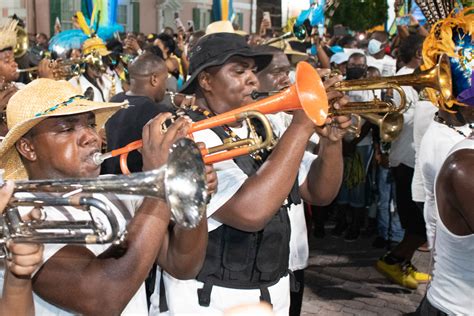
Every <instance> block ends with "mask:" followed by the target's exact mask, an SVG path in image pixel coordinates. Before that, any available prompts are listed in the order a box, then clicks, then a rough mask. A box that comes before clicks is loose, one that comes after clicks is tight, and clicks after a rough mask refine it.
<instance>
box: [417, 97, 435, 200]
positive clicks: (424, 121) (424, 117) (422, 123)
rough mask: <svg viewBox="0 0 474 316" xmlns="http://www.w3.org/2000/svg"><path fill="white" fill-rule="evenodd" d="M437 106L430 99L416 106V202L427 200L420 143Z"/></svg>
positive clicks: (419, 102)
mask: <svg viewBox="0 0 474 316" xmlns="http://www.w3.org/2000/svg"><path fill="white" fill-rule="evenodd" d="M436 111H437V107H435V106H434V104H433V103H431V102H430V101H418V103H417V105H416V107H415V118H414V120H413V142H414V144H415V171H414V174H413V180H412V182H411V195H412V200H413V201H415V202H424V201H425V189H424V187H423V176H422V175H421V167H420V159H419V155H420V144H421V139H422V138H423V135H425V133H426V130H427V129H428V126H429V125H430V123H431V122H432V121H433V116H434V114H435V112H436Z"/></svg>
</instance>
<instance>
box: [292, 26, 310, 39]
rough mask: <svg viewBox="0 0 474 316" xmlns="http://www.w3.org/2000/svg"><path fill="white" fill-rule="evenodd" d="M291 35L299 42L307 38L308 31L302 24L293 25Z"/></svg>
mask: <svg viewBox="0 0 474 316" xmlns="http://www.w3.org/2000/svg"><path fill="white" fill-rule="evenodd" d="M293 35H294V36H295V37H296V38H297V39H298V40H299V41H304V40H305V39H306V37H307V36H308V31H307V30H306V27H305V25H304V24H302V25H298V26H296V25H293Z"/></svg>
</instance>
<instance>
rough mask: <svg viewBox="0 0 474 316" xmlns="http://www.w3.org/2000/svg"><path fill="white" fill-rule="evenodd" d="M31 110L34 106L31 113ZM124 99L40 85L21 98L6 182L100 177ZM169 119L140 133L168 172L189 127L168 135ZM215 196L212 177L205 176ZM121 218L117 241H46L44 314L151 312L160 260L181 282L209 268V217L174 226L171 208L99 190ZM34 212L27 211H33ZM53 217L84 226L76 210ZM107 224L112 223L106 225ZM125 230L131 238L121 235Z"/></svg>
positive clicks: (4, 153)
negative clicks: (152, 281)
mask: <svg viewBox="0 0 474 316" xmlns="http://www.w3.org/2000/svg"><path fill="white" fill-rule="evenodd" d="M25 104H30V106H29V107H26V108H25V106H24V105H25ZM125 105H126V103H103V102H94V101H89V100H87V99H86V98H85V97H84V96H83V95H81V94H80V91H78V89H77V88H75V87H74V86H72V85H71V84H70V83H68V82H66V81H54V80H50V79H37V80H35V81H33V82H32V83H30V84H29V85H27V86H26V87H25V88H24V89H23V90H20V91H19V92H17V93H16V94H15V95H14V96H13V97H12V98H11V99H10V102H9V104H8V107H7V115H8V117H9V119H8V124H9V133H8V134H7V135H6V137H5V139H4V141H3V142H2V143H1V146H0V168H3V169H5V178H6V179H26V178H28V179H31V180H36V179H63V178H75V179H77V180H78V182H80V179H81V178H95V177H97V176H98V175H99V171H100V167H99V166H98V165H96V164H95V163H94V161H93V158H92V157H93V155H94V153H97V152H99V151H100V146H101V138H100V137H99V135H98V130H99V129H101V128H103V126H104V123H105V121H106V120H107V119H108V118H109V117H110V116H111V115H112V114H114V113H115V112H116V111H117V110H118V109H120V108H121V107H122V106H125ZM169 116H170V115H169V114H162V115H160V116H158V117H156V118H154V119H152V120H150V121H149V122H148V123H147V125H146V126H145V127H144V128H143V134H142V137H143V140H144V147H143V149H142V156H143V170H145V171H146V170H151V169H156V168H159V167H161V166H162V165H163V164H165V163H166V161H167V159H168V154H169V149H170V146H171V145H172V144H173V143H174V142H175V140H177V139H179V138H181V137H183V136H185V135H186V132H187V129H188V128H189V125H190V123H189V121H188V119H186V118H179V119H178V120H176V122H175V123H174V124H172V125H171V126H170V127H169V128H168V130H167V132H165V133H163V132H162V131H161V126H162V124H163V122H164V121H165V120H166V119H168V118H169ZM207 178H208V185H209V188H208V190H209V191H210V193H212V191H213V190H214V188H215V182H214V181H215V174H210V175H208V177H207ZM94 197H96V198H97V199H99V200H101V201H102V202H103V203H105V204H106V205H107V206H108V207H109V208H110V209H111V210H112V212H113V214H114V215H115V217H116V218H117V220H118V223H119V226H120V232H121V235H120V236H117V237H119V240H120V242H117V243H113V244H110V243H109V244H102V245H93V244H89V245H87V246H81V245H71V244H69V245H68V244H46V245H45V251H44V262H43V264H42V266H41V268H40V269H39V270H38V271H37V272H36V274H35V275H34V279H33V289H34V290H35V293H36V294H37V295H36V296H35V308H36V313H37V314H38V315H43V314H52V313H62V314H68V313H74V314H122V315H146V314H147V311H148V307H147V300H146V295H145V289H144V280H145V278H146V277H147V275H148V272H149V271H150V269H151V267H152V265H153V264H154V263H155V262H157V263H158V265H159V266H161V267H162V268H163V269H165V270H167V271H168V272H169V273H170V274H171V275H174V276H175V277H177V278H192V277H194V276H195V275H196V273H197V272H198V270H199V269H200V267H201V264H202V262H203V258H204V254H205V248H206V243H207V223H206V221H205V220H203V221H201V222H200V224H199V225H198V226H197V227H196V228H194V229H191V230H190V229H184V228H180V227H179V226H177V225H175V226H171V227H170V226H169V223H170V209H169V207H168V205H167V203H166V201H164V200H161V199H151V198H142V197H139V196H127V197H123V196H122V197H120V196H116V195H114V194H94ZM30 209H31V207H20V212H21V213H24V212H28V211H30ZM43 210H44V212H46V213H47V214H49V215H48V219H49V220H73V221H77V220H84V219H87V215H86V214H85V212H83V211H81V210H80V209H76V208H74V207H68V206H65V207H59V208H57V207H52V206H51V207H47V206H45V207H44V208H43ZM105 222H106V219H105ZM125 229H126V231H127V233H126V234H125V235H124V231H125Z"/></svg>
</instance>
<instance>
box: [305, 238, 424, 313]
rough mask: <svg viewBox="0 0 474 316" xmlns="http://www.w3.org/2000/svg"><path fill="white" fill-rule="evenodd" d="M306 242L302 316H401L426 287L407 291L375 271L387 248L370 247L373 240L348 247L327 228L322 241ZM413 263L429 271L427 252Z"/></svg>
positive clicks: (410, 307) (409, 310) (367, 239)
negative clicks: (307, 244) (307, 265)
mask: <svg viewBox="0 0 474 316" xmlns="http://www.w3.org/2000/svg"><path fill="white" fill-rule="evenodd" d="M309 239H310V240H309V245H310V254H309V267H308V268H307V269H306V270H305V291H304V299H303V307H302V311H301V315H322V316H325V315H364V316H365V315H367V316H369V315H402V314H405V313H411V312H414V311H415V310H416V308H417V306H418V305H419V303H420V301H421V300H422V298H423V296H424V294H425V291H426V285H420V286H419V287H418V289H417V290H409V289H406V288H403V287H401V286H398V285H396V284H393V283H391V282H390V281H388V280H387V279H386V278H385V277H384V276H382V275H381V274H380V273H379V272H377V270H376V269H375V268H374V264H375V262H376V260H377V259H378V258H379V257H380V256H381V255H383V254H384V253H385V252H386V250H384V249H375V248H373V247H372V245H371V244H372V241H373V239H374V237H370V238H368V237H361V238H359V239H358V240H357V241H355V242H351V243H349V242H345V241H344V239H343V238H342V237H339V238H337V237H333V236H331V234H330V229H326V237H325V238H324V239H316V238H314V237H313V236H312V235H310V237H309ZM412 262H413V264H414V265H415V266H416V267H417V268H418V270H420V271H423V272H427V271H428V269H429V264H430V254H429V253H424V252H419V251H417V252H416V254H415V256H414V258H413V260H412Z"/></svg>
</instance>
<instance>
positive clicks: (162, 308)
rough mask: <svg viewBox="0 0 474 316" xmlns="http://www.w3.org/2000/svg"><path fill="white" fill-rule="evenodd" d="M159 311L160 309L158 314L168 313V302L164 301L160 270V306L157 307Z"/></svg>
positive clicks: (164, 290) (163, 283)
mask: <svg viewBox="0 0 474 316" xmlns="http://www.w3.org/2000/svg"><path fill="white" fill-rule="evenodd" d="M148 308H149V307H148ZM159 309H160V313H163V312H167V311H168V301H167V300H166V289H165V282H164V281H163V270H161V278H160V305H159Z"/></svg>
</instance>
